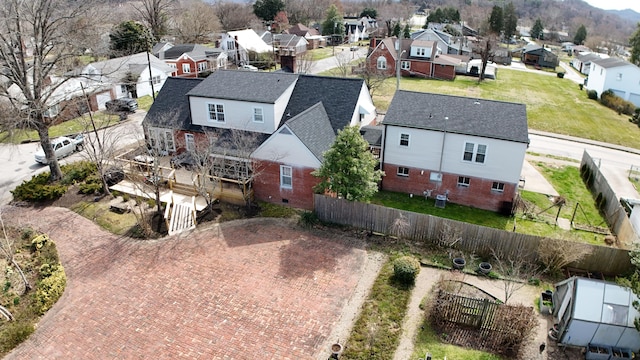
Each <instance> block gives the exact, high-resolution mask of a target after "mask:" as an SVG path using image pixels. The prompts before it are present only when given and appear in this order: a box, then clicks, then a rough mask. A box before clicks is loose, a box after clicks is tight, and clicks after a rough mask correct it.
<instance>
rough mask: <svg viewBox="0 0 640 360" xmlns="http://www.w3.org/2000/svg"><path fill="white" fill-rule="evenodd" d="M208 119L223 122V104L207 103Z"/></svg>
mask: <svg viewBox="0 0 640 360" xmlns="http://www.w3.org/2000/svg"><path fill="white" fill-rule="evenodd" d="M209 120H211V121H217V122H224V105H222V104H209Z"/></svg>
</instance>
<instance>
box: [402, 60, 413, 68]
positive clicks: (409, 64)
mask: <svg viewBox="0 0 640 360" xmlns="http://www.w3.org/2000/svg"><path fill="white" fill-rule="evenodd" d="M400 68H401V69H402V70H409V69H410V68H411V61H403V62H402V64H401V66H400Z"/></svg>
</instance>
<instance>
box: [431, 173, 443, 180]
mask: <svg viewBox="0 0 640 360" xmlns="http://www.w3.org/2000/svg"><path fill="white" fill-rule="evenodd" d="M429 180H431V181H437V182H442V173H437V172H432V173H431V175H430V176H429Z"/></svg>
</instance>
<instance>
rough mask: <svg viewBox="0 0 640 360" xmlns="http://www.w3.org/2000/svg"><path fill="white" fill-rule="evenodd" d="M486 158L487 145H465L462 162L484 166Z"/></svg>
mask: <svg viewBox="0 0 640 360" xmlns="http://www.w3.org/2000/svg"><path fill="white" fill-rule="evenodd" d="M486 156H487V145H482V144H474V143H469V142H468V143H465V144H464V153H463V155H462V160H464V161H469V162H476V163H479V164H484V161H485V158H486Z"/></svg>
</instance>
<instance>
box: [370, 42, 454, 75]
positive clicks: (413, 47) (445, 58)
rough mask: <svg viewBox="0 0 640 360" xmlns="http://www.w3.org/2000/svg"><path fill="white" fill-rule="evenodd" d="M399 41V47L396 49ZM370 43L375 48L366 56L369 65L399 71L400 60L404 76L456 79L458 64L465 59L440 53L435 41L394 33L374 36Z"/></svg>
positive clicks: (371, 68) (389, 70) (387, 70)
mask: <svg viewBox="0 0 640 360" xmlns="http://www.w3.org/2000/svg"><path fill="white" fill-rule="evenodd" d="M398 41H399V47H400V50H396V42H398ZM371 45H372V50H371V52H370V53H369V56H367V67H368V69H370V70H371V71H377V72H381V73H384V74H386V75H388V76H394V75H395V74H397V69H396V67H397V65H398V61H399V63H400V74H401V75H402V76H418V77H424V78H435V79H445V80H453V79H454V78H455V76H456V68H457V67H459V66H460V65H461V63H462V60H461V59H460V58H459V57H455V56H451V55H443V54H441V52H440V50H439V49H438V47H437V42H436V41H427V40H416V39H401V40H398V39H397V38H395V37H392V38H386V39H383V40H381V41H379V42H378V40H377V39H372V41H371ZM398 58H399V59H398Z"/></svg>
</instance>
